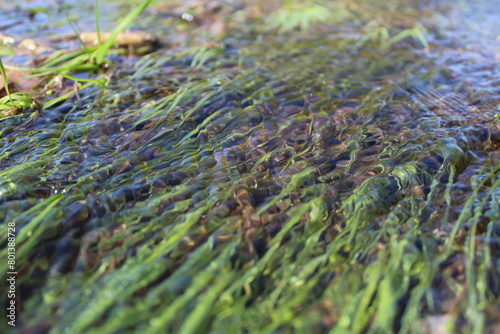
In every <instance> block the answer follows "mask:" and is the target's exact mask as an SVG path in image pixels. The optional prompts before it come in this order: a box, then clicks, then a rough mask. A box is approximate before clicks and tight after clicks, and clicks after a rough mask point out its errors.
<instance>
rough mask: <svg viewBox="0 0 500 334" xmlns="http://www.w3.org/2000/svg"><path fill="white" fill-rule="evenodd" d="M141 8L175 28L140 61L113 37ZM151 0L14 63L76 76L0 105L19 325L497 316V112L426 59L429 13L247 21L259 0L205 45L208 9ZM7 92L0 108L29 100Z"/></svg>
mask: <svg viewBox="0 0 500 334" xmlns="http://www.w3.org/2000/svg"><path fill="white" fill-rule="evenodd" d="M415 2H417V1H415ZM149 5H151V6H153V8H154V11H152V13H155V14H154V16H155V17H153V18H150V20H151V21H150V22H155V24H153V23H151V24H152V26H153V27H156V28H155V29H165V30H160V32H159V33H163V32H164V31H169V32H172V36H176V35H175V34H179V35H180V34H185V35H183V36H180V37H179V40H181V41H182V42H178V43H175V42H172V43H171V44H169V45H168V47H167V46H164V47H162V48H160V49H159V50H157V51H155V52H151V53H149V54H147V55H142V56H140V57H139V56H136V55H132V56H131V55H128V54H125V53H121V51H119V50H115V49H112V46H113V38H114V37H116V36H118V33H119V32H120V31H123V30H124V29H125V27H126V25H130V23H131V22H132V20H133V19H134V18H137V17H139V15H142V16H140V17H145V15H146V14H147V13H144V9H146V7H147V6H149ZM246 5H247V6H251V5H249V4H248V3H247V4H246ZM154 6H155V4H154V3H151V1H145V2H140V5H139V6H138V7H136V9H135V10H133V11H131V12H130V14H129V16H127V18H126V19H125V20H124V21H125V22H126V25H125V24H119V25H118V26H117V27H116V28H115V29H114V30H113V33H112V35H111V37H110V38H108V39H107V40H106V41H105V42H102V43H100V44H98V45H97V46H94V47H84V48H83V49H81V50H78V51H72V52H70V53H66V51H61V52H57V51H56V52H55V53H54V54H53V55H52V56H50V57H49V58H48V59H47V60H46V61H45V62H44V63H43V64H42V65H40V67H38V68H33V69H26V71H29V72H30V73H35V74H37V75H44V76H47V75H49V76H56V75H61V76H62V77H64V78H66V79H69V80H72V81H75V82H76V83H77V87H76V88H75V90H71V89H66V90H65V91H64V90H61V91H55V92H54V95H52V96H50V97H49V98H48V100H47V101H44V108H43V110H42V112H41V113H40V115H37V116H36V117H35V116H32V115H30V114H28V113H26V114H20V115H13V116H12V117H9V118H5V119H2V120H0V121H1V122H2V136H1V138H0V140H1V143H2V145H1V149H0V198H1V201H0V220H3V221H15V222H16V228H17V229H18V232H17V237H16V247H17V248H16V261H17V268H18V270H19V273H20V274H19V277H18V286H19V287H20V289H23V294H22V295H21V297H20V301H19V303H20V305H21V310H22V312H21V313H20V315H19V319H20V320H19V328H23V329H26V330H27V331H28V330H31V331H33V332H44V331H45V332H46V331H48V330H49V329H50V330H51V333H118V332H120V333H137V332H146V333H162V332H175V333H205V332H211V333H292V332H298V333H325V332H330V333H366V332H368V333H392V332H399V333H426V332H428V333H433V332H438V331H441V330H444V329H449V330H450V331H456V332H463V333H470V332H473V333H482V332H485V331H488V330H491V329H492V328H493V326H494V325H495V321H496V320H495V319H496V318H495V317H496V314H497V313H496V312H497V310H496V308H497V307H498V298H499V297H498V296H499V294H500V291H499V289H498V287H499V278H498V277H499V273H498V269H497V268H498V261H500V260H499V256H498V250H499V247H498V238H500V235H499V234H500V232H499V231H500V230H499V228H500V225H499V223H498V222H499V221H500V216H499V212H500V201H499V199H500V197H499V196H500V192H499V189H500V188H499V186H500V183H499V182H500V181H499V180H498V173H499V170H500V167H498V157H497V155H496V150H497V149H498V145H499V144H498V142H497V141H495V140H496V139H495V135H496V134H495V133H494V132H493V131H494V129H493V128H492V127H490V123H491V120H492V119H493V118H494V117H495V116H494V115H495V112H498V111H495V109H494V108H493V107H492V106H491V105H490V104H488V103H490V102H488V100H487V99H485V100H484V101H479V102H475V98H474V97H475V92H474V91H472V90H473V89H474V87H468V86H467V81H466V80H465V78H467V79H468V77H469V74H470V73H468V72H465V70H464V72H452V70H451V69H449V68H447V67H446V64H447V62H446V59H442V57H434V56H429V53H430V52H432V51H433V50H437V51H439V52H441V51H442V49H441V46H440V45H439V44H437V43H432V45H429V43H428V42H427V41H426V39H425V35H424V32H425V34H433V33H435V32H434V31H433V30H432V29H433V28H432V27H433V26H432V24H431V23H432V22H433V21H432V20H433V17H424V18H421V17H420V16H419V15H418V11H416V10H415V7H414V4H413V2H411V1H402V2H396V1H391V2H389V4H387V3H384V4H379V3H378V2H377V4H372V2H369V1H358V2H354V3H352V2H347V1H345V2H344V1H339V2H338V3H336V4H335V5H332V6H331V7H330V5H329V4H328V3H327V2H320V1H317V2H316V1H305V2H298V1H288V2H286V3H284V4H283V6H279V8H278V9H277V11H276V12H275V13H274V14H273V15H272V16H271V17H269V18H267V19H260V20H259V19H255V16H259V15H258V14H259V13H260V12H259V10H263V9H262V8H261V7H260V6H264V4H260V3H259V5H254V6H255V7H245V8H243V9H235V11H237V12H236V13H232V14H231V15H228V16H227V17H229V19H227V21H228V22H225V24H227V25H228V26H229V27H232V28H228V29H227V30H226V32H225V35H224V36H223V37H214V40H209V41H207V40H206V39H207V37H206V35H203V34H201V33H200V30H203V29H205V27H206V26H207V25H208V24H213V22H212V21H213V20H214V17H216V16H217V15H218V14H219V13H220V12H219V11H218V10H220V9H216V10H214V9H210V8H209V9H207V10H206V12H202V9H197V11H199V12H200V14H199V15H200V17H203V18H205V20H206V21H207V22H208V23H207V22H183V21H182V20H180V19H178V20H171V19H170V17H171V13H170V12H169V10H170V9H169V8H167V9H164V8H162V7H161V6H160V5H156V6H158V7H154ZM97 7H98V3H97V1H96V2H95V8H96V12H95V13H96V16H98V11H97ZM299 7H300V9H301V11H300V12H298V11H297V8H299ZM438 9H439V10H440V11H445V9H443V8H440V7H438V8H437V9H435V10H436V11H437V10H438ZM183 10H184V9H183ZM388 11H389V12H390V13H391V15H392V16H391V19H388V20H385V21H384V20H382V19H381V18H382V17H383V14H384V13H387V12H388ZM141 12H142V14H141ZM242 12H243V13H242ZM196 13H198V12H196ZM246 13H248V14H247V15H248V18H247V17H243V18H242V14H246ZM255 13H257V14H255ZM298 13H299V14H298ZM101 14H102V15H103V17H101V19H103V18H104V17H105V15H104V14H103V13H101ZM147 15H151V13H149V14H147ZM197 15H198V14H197ZM210 15H212V16H210ZM148 17H149V16H148ZM162 17H168V18H169V20H165V21H162ZM200 20H201V19H200ZM238 20H240V21H238ZM241 20H248V24H247V25H245V24H241ZM101 21H102V20H101ZM121 22H123V21H121ZM156 22H158V23H156ZM244 22H245V23H247V21H244ZM401 22H403V23H401ZM167 23H168V24H167ZM396 23H397V24H396ZM183 24H184V25H186V26H184V27H181V25H183ZM235 27H236V28H235ZM339 27H341V28H342V29H339ZM96 28H97V35H101V33H100V32H99V23H98V22H97V20H96ZM181 28H182V29H181ZM175 29H179V30H175ZM190 29H191V30H192V31H189V30H190ZM336 29H338V30H336ZM174 32H175V33H174ZM276 32H278V33H276ZM440 33H442V32H440ZM172 36H171V35H169V36H168V37H169V38H173V37H172ZM176 37H178V36H176ZM220 38H224V39H223V40H221V39H220ZM98 39H99V38H98ZM415 41H417V42H418V43H416V44H415V45H414V44H413V43H414V42H415ZM422 47H425V48H426V49H427V50H426V51H428V52H422ZM445 50H446V53H444V52H443V54H446V55H447V57H450V60H453V59H455V57H456V56H457V54H454V53H453V51H451V50H449V49H445ZM115 52H116V53H115ZM456 52H457V53H458V52H459V51H456ZM111 53H113V55H114V59H116V60H117V61H116V62H115V63H114V64H113V66H112V67H110V68H109V69H107V71H108V72H107V73H106V76H104V75H102V73H101V70H102V67H103V65H104V64H106V63H107V60H106V58H107V57H110V54H111ZM474 56H475V54H472V55H471V59H467V58H465V57H464V58H461V64H468V63H469V62H470V63H474V61H475V59H474ZM443 57H444V56H443ZM437 58H439V59H437ZM443 64H445V65H443ZM0 65H1V63H0ZM483 66H484V68H486V69H491V68H494V66H495V63H491V64H490V63H487V62H485V63H484V64H483ZM464 67H466V66H465V65H464ZM0 69H1V70H2V75H3V77H4V81H5V82H7V79H6V78H5V70H4V69H3V66H1V67H0ZM82 71H84V72H88V77H85V78H84V79H82V78H80V77H77V75H78V74H77V73H78V72H82ZM470 71H474V69H471V70H470ZM492 73H493V71H492ZM492 75H494V74H492ZM481 80H484V81H486V82H488V80H491V78H490V77H485V78H482V79H481ZM6 86H7V85H6ZM467 89H470V90H471V91H472V92H471V93H469V92H468V91H467ZM6 90H7V95H6V96H5V97H3V98H2V99H1V100H0V101H3V102H2V103H3V104H0V105H5V106H17V107H19V108H26V109H27V110H30V108H31V109H33V108H34V107H33V106H32V105H29V104H28V100H23V98H24V97H26V99H27V96H28V95H23V94H22V93H11V92H9V91H8V87H6ZM75 91H77V92H78V96H76V95H75ZM29 101H32V99H30V100H29ZM23 103H24V104H23ZM30 103H31V102H30ZM472 105H473V106H474V107H471V106H472ZM465 108H468V109H465ZM464 110H465V111H464ZM6 236H7V226H6V225H5V224H1V225H0V243H1V244H3V245H5V242H6ZM6 255H7V250H6V249H5V248H3V249H1V250H0V257H1V258H3V259H4V258H6ZM6 266H7V264H6V263H5V262H2V263H0V271H2V272H6V271H7V267H6ZM3 298H5V296H4V297H3ZM2 301H3V299H2ZM3 325H4V323H2V325H1V326H3Z"/></svg>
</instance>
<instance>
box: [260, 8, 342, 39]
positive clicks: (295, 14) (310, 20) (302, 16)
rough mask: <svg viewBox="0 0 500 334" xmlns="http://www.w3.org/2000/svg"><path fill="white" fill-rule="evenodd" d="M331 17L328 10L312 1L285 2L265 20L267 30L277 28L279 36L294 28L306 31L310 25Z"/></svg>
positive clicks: (330, 12) (325, 20)
mask: <svg viewBox="0 0 500 334" xmlns="http://www.w3.org/2000/svg"><path fill="white" fill-rule="evenodd" d="M332 16H333V13H332V11H331V10H330V9H328V8H327V7H325V6H323V5H320V4H318V3H317V2H315V1H314V0H307V1H305V2H304V1H295V0H285V1H284V2H283V6H282V7H281V8H279V9H278V10H277V11H275V12H273V13H271V14H270V15H269V17H268V18H267V20H266V21H267V30H273V29H275V28H279V30H278V32H279V33H281V34H283V33H285V32H288V31H292V30H294V29H296V28H300V29H301V30H308V29H309V28H310V26H311V25H312V24H315V23H324V22H327V21H328V20H329V19H331V18H332Z"/></svg>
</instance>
